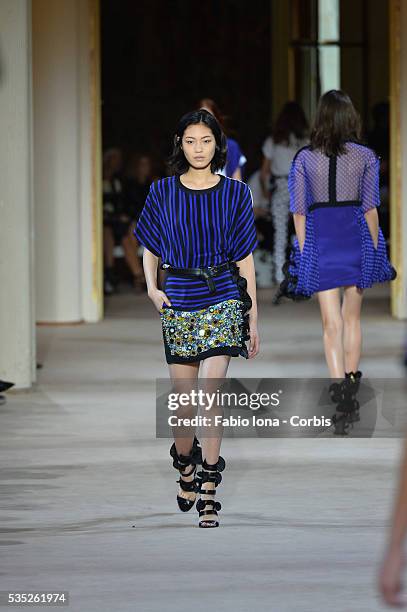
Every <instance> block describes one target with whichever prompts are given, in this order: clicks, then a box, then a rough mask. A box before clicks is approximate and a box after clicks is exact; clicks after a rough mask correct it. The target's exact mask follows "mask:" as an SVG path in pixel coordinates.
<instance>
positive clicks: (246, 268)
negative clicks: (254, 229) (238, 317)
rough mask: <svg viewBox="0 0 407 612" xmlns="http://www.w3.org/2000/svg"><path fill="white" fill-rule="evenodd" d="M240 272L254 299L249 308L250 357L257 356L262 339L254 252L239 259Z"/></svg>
mask: <svg viewBox="0 0 407 612" xmlns="http://www.w3.org/2000/svg"><path fill="white" fill-rule="evenodd" d="M236 264H237V265H238V266H239V273H240V275H241V276H243V277H244V278H245V279H246V281H247V293H248V294H249V295H250V297H251V299H252V307H251V308H250V310H249V326H250V343H249V359H251V358H253V357H255V356H256V355H257V353H258V352H259V346H260V339H259V333H258V330H257V297H256V271H255V267H254V259H253V253H250V255H248V256H247V257H245V258H244V259H241V260H240V261H237V262H236Z"/></svg>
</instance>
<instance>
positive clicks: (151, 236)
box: [133, 184, 161, 257]
mask: <svg viewBox="0 0 407 612" xmlns="http://www.w3.org/2000/svg"><path fill="white" fill-rule="evenodd" d="M133 233H134V235H135V236H136V238H137V240H138V241H139V242H140V243H141V244H142V245H143V246H144V247H146V249H148V250H149V251H151V252H152V253H154V255H156V256H157V257H161V248H160V245H161V235H160V221H159V212H158V196H157V192H156V190H155V188H154V184H153V185H151V187H150V191H149V193H148V195H147V198H146V201H145V204H144V206H143V209H142V211H141V213H140V217H139V219H138V221H137V225H136V228H135V230H134V232H133Z"/></svg>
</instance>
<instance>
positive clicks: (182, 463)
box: [170, 436, 202, 512]
mask: <svg viewBox="0 0 407 612" xmlns="http://www.w3.org/2000/svg"><path fill="white" fill-rule="evenodd" d="M170 455H171V457H172V458H173V459H174V460H173V462H172V465H173V466H174V467H175V469H177V470H179V472H180V474H181V477H180V479H179V480H177V482H178V483H179V485H180V487H181V489H182V490H183V491H188V492H189V493H198V489H199V485H198V483H197V481H196V478H195V477H194V479H193V480H191V481H190V482H188V481H186V480H182V476H192V474H194V476H195V472H196V466H197V465H200V464H201V463H202V449H201V447H200V445H199V441H198V439H197V437H196V436H194V441H193V444H192V449H191V452H190V453H189V455H178V453H177V449H176V446H175V442H173V444H172V446H171V448H170ZM188 465H192V466H193V468H192V470H190V471H189V472H185V469H186V468H187V467H188ZM195 499H196V495H195V498H194V499H193V500H191V499H185V497H181V496H180V495H177V503H178V507H179V509H180V510H181V511H182V512H188V510H191V508H192V507H193V505H194V503H195Z"/></svg>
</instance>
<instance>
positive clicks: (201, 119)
mask: <svg viewBox="0 0 407 612" xmlns="http://www.w3.org/2000/svg"><path fill="white" fill-rule="evenodd" d="M198 123H203V124H204V125H206V126H207V127H208V128H209V129H210V130H211V131H212V133H213V135H214V137H215V142H216V148H215V154H214V156H213V158H212V161H211V172H216V171H217V170H221V169H222V168H223V167H224V165H225V163H226V153H227V141H226V136H225V134H224V133H223V131H222V128H221V127H220V125H219V123H218V121H217V120H216V119H215V117H214V116H213V115H211V113H209V112H208V111H207V110H203V109H200V110H195V111H191V112H189V113H186V114H185V115H183V116H182V117H181V119H180V120H179V123H178V126H177V129H176V132H175V135H174V146H173V150H172V154H171V155H170V157H169V158H168V165H169V167H170V169H171V170H172V171H173V172H174V173H175V174H184V172H186V171H187V170H188V168H189V163H188V161H187V159H186V157H185V155H184V152H183V150H182V148H181V144H182V137H183V135H184V132H185V130H186V129H187V127H188V126H189V125H196V124H198Z"/></svg>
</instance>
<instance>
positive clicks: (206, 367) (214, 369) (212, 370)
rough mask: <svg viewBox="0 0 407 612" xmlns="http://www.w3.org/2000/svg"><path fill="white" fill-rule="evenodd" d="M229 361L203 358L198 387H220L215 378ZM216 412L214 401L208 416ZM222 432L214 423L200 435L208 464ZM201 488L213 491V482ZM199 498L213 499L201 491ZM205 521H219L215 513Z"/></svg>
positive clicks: (214, 456)
mask: <svg viewBox="0 0 407 612" xmlns="http://www.w3.org/2000/svg"><path fill="white" fill-rule="evenodd" d="M229 362H230V356H229V355H216V356H214V357H208V358H207V359H204V361H203V363H202V366H201V371H200V374H199V378H202V379H205V380H204V381H203V383H202V384H201V385H200V388H202V389H204V390H205V392H207V393H211V392H212V393H215V392H216V391H217V390H218V389H219V388H220V384H219V383H220V381H219V380H217V379H222V378H224V377H225V376H226V373H227V370H228V367H229ZM211 379H214V380H211ZM218 414H219V415H221V414H222V406H220V407H219V406H217V405H216V403H214V404H213V407H212V408H211V411H210V416H211V417H212V419H214V417H215V415H218ZM222 434H223V426H222V425H214V426H213V428H212V431H211V435H210V436H209V435H208V437H201V446H202V460H206V462H207V463H208V464H211V465H214V464H216V463H217V462H218V459H219V451H220V445H221V441H222ZM209 471H210V470H209ZM203 488H204V489H205V490H206V491H213V490H215V482H213V481H207V482H205V484H204V486H203ZM200 498H201V500H203V501H205V500H214V494H213V493H206V494H205V493H201V495H200ZM205 509H206V510H207V511H209V510H211V509H213V506H211V505H208V506H206V508H205ZM206 521H218V522H219V520H218V516H217V515H216V514H207V515H205V516H204V517H202V518H201V520H200V525H201V526H204V527H207V526H210V525H208V524H207V523H206Z"/></svg>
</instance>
